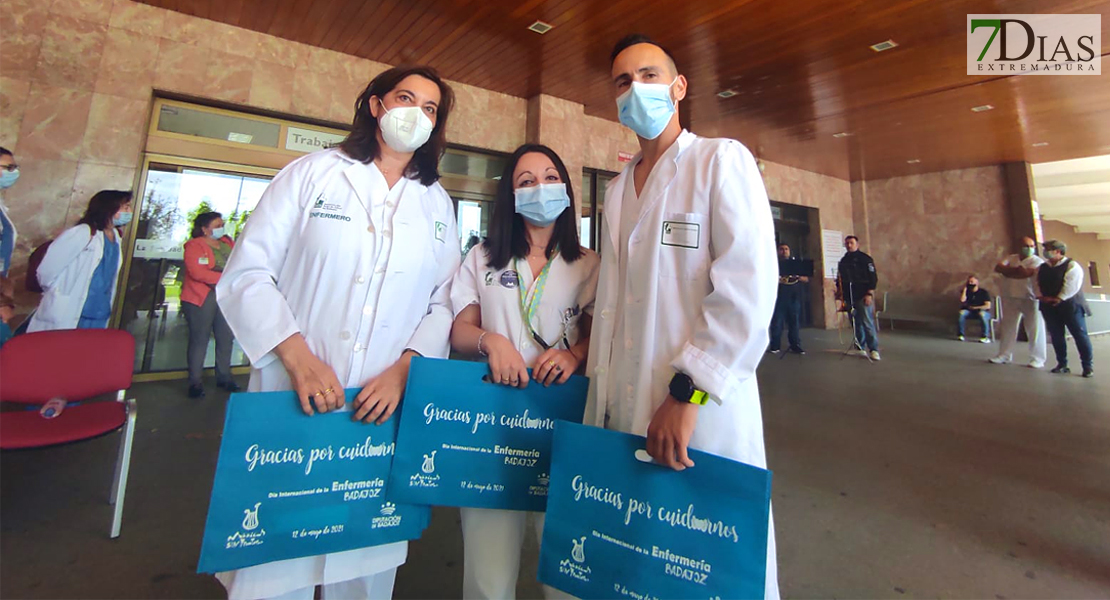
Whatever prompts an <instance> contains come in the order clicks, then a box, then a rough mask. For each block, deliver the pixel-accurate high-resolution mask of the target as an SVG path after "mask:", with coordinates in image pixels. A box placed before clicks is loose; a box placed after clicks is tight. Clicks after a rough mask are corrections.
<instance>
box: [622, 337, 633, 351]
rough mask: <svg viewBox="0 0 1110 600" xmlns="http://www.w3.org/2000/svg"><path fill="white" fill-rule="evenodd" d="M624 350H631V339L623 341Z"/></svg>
mask: <svg viewBox="0 0 1110 600" xmlns="http://www.w3.org/2000/svg"><path fill="white" fill-rule="evenodd" d="M624 349H625V350H631V349H632V338H628V339H626V340H624Z"/></svg>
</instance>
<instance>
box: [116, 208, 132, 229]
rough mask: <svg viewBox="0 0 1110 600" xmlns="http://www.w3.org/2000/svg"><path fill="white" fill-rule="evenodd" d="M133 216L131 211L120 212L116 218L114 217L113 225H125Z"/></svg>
mask: <svg viewBox="0 0 1110 600" xmlns="http://www.w3.org/2000/svg"><path fill="white" fill-rule="evenodd" d="M131 217H132V214H131V211H127V212H121V213H120V214H118V215H116V217H115V218H114V219H112V225H115V226H116V227H124V226H126V225H127V224H128V223H130V222H131Z"/></svg>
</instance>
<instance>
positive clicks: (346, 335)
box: [339, 331, 351, 342]
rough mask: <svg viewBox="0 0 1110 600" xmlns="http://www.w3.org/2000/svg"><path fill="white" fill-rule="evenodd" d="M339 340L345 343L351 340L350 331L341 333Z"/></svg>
mask: <svg viewBox="0 0 1110 600" xmlns="http://www.w3.org/2000/svg"><path fill="white" fill-rule="evenodd" d="M339 339H341V340H343V341H344V342H345V341H347V340H349V339H351V332H349V331H344V332H341V333H340V334H339Z"/></svg>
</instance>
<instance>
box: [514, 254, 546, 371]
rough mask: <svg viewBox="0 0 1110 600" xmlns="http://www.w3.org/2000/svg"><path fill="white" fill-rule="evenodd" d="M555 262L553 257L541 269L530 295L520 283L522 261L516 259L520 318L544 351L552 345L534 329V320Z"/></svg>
mask: <svg viewBox="0 0 1110 600" xmlns="http://www.w3.org/2000/svg"><path fill="white" fill-rule="evenodd" d="M553 262H555V257H551V259H550V260H548V261H547V264H546V265H544V266H543V269H540V274H539V275H538V276H536V280H535V282H534V283H533V284H532V293H531V294H529V293H527V292H526V291H525V290H524V285H522V284H521V282H520V281H519V274H520V259H516V265H515V266H516V272H517V274H518V281H517V286H516V287H517V291H519V292H520V316H521V318H522V319H524V325H525V326H526V327H527V328H528V332H529V333H531V334H532V339H534V340H536V343H538V344H539V345H540V346H542V347H543V349H544V350H547V349H550V348H551V344H548V343H547V342H545V341H544V339H543V337H542V336H540V334H539V333H537V332H536V330H535V328H534V327H532V318H533V317H534V316H535V315H536V308H537V307H539V305H540V300H541V299H542V298H543V289H544V287H546V286H547V274H548V273H549V272H550V271H551V263H553Z"/></svg>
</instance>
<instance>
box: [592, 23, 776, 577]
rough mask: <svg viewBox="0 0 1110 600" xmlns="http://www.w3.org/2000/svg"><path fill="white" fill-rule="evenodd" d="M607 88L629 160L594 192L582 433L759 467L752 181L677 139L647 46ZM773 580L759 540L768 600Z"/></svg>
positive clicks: (661, 54) (753, 175)
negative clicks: (596, 221) (597, 219)
mask: <svg viewBox="0 0 1110 600" xmlns="http://www.w3.org/2000/svg"><path fill="white" fill-rule="evenodd" d="M612 75H613V82H614V86H615V95H616V97H617V107H618V110H619V113H620V120H621V123H623V124H624V125H626V126H627V127H629V128H630V129H632V130H633V131H634V132H635V133H636V135H637V137H638V138H639V142H640V149H641V152H640V154H639V155H638V156H637V157H636V158H634V159H633V160H632V162H631V163H629V165H628V166H627V167H626V168H625V169H624V172H622V173H621V174H620V175H619V176H618V177H617V178H616V179H614V180H613V181H612V182H611V183H610V184H609V187H608V189H607V190H606V196H605V219H604V223H603V224H602V241H601V244H602V249H601V258H602V263H601V272H600V277H599V282H598V291H597V300H596V307H597V309H596V312H595V315H597V317H598V318H596V320H595V322H594V335H593V340H592V344H591V349H590V364H589V365H588V368H587V369H588V373H589V375H590V376H591V383H590V394H589V402H588V404H587V408H586V423H587V424H594V425H598V426H604V427H606V428H608V429H613V430H617V431H623V432H627V433H634V434H638V435H646V436H647V439H648V441H647V450H648V452H649V453H650V454H651V456H652V457H653V458H654V459H655V460H656V461H657V462H659V463H660V464H663V465H666V466H668V467H671V468H674V469H677V470H682V469H685V468H686V467H691V466H693V461H691V460H690V459H689V457H688V456H687V447H690V448H694V449H697V450H701V451H705V452H710V453H713V454H717V455H720V456H724V457H727V458H731V459H734V460H738V461H741V462H744V463H748V464H752V465H755V466H758V467H765V466H766V457H765V454H764V449H763V421H762V416H761V413H760V406H759V389H758V387H757V385H756V378H755V370H756V367H757V366H758V364H759V361H760V359H761V358H762V356H763V353H764V350H765V349H766V348H767V342H768V334H767V327H768V325H769V323H770V321H771V315H772V313H773V312H774V306H775V295H776V291H777V285H778V263H777V262H776V256H775V235H774V226H773V222H772V219H771V208H770V204H769V203H768V200H767V192H766V190H765V189H764V187H763V181H762V179H761V178H760V174H759V169H758V168H757V166H756V163H755V159H754V158H753V157H752V155H751V153H750V152H749V151H748V150H747V149H746V148H745V147H744V146H743V145H741V144H740V143H739V142H736V141H734V140H727V139H708V138H700V137H698V136H696V135H694V134H692V133H690V132H688V131H685V130H683V129H682V127H681V126H680V125H679V120H678V112H677V110H676V105H677V103H678V102H680V101H681V100H682V99H683V98H685V97H686V89H687V82H686V78H685V77H683V76H681V75H679V74H678V71H677V68H676V66H675V63H674V60H673V58H672V57H671V56H670V54H669V53H667V52H666V51H665V50H664V49H663V48H662V47H660V46H659V45H657V44H655V43H654V42H652V41H651V40H649V39H648V38H646V37H643V36H629V37H627V38H625V39H623V40H621V42H620V43H618V44H617V47H616V48H615V49H614V51H613V56H612ZM777 571H778V569H777V566H776V561H775V543H774V529H773V527H771V529H770V531H769V538H768V544H767V580H766V597H767V598H777V597H778V595H779V590H778V576H777Z"/></svg>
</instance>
